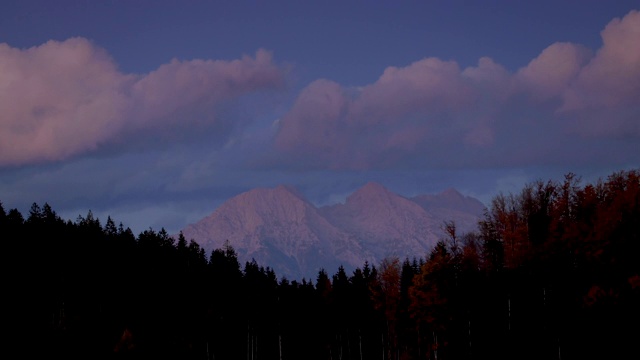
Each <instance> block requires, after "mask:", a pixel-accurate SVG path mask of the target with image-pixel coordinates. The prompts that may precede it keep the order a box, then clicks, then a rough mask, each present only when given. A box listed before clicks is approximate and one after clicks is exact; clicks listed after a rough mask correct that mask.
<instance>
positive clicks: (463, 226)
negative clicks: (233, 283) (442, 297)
mask: <svg viewBox="0 0 640 360" xmlns="http://www.w3.org/2000/svg"><path fill="white" fill-rule="evenodd" d="M483 211H484V205H483V204H482V203H481V202H480V201H479V200H477V199H474V198H471V197H467V196H463V195H462V194H460V193H459V192H457V191H456V190H454V189H448V190H445V191H443V192H442V193H439V194H433V195H420V196H416V197H413V198H407V197H403V196H400V195H398V194H395V193H393V192H391V191H389V190H388V189H386V188H385V187H384V186H382V185H380V184H378V183H373V182H370V183H367V184H366V185H364V186H363V187H361V188H360V189H358V190H356V191H355V192H353V193H352V194H351V195H349V196H348V197H347V199H346V201H345V202H344V203H341V204H335V205H330V206H322V207H316V206H314V205H313V204H312V203H311V202H309V201H308V200H307V199H305V198H304V196H303V195H302V194H300V193H299V192H298V191H297V190H296V189H295V188H293V187H290V186H284V185H280V186H278V187H275V188H269V189H268V188H258V189H252V190H249V191H247V192H244V193H242V194H240V195H237V196H235V197H233V198H231V199H229V200H228V201H226V202H225V203H223V204H222V205H221V206H220V207H218V208H217V209H216V210H215V211H214V212H213V213H212V214H211V215H209V216H207V217H205V218H203V219H201V220H200V221H198V222H196V223H194V224H190V225H188V226H186V227H185V228H184V229H182V233H183V235H184V236H185V237H186V238H187V239H193V240H195V241H196V242H197V243H198V244H199V245H200V246H201V247H203V248H204V249H205V251H206V252H207V253H208V254H209V253H210V252H211V251H212V250H214V249H218V248H221V247H222V246H223V244H224V242H225V241H227V240H228V241H229V244H230V245H231V246H233V247H234V249H235V250H236V252H237V253H238V259H239V260H240V263H241V265H244V263H245V262H246V261H251V260H253V259H255V260H256V261H257V263H258V264H259V265H261V266H265V267H266V266H269V267H270V268H272V269H273V270H274V271H275V272H276V275H277V276H278V277H282V276H285V277H287V278H289V279H301V278H303V277H305V278H307V279H312V278H314V277H315V276H316V275H317V273H318V271H319V270H320V269H325V270H327V271H328V272H330V273H331V272H333V271H335V270H336V269H337V268H338V266H340V265H342V266H344V267H345V269H346V270H348V271H350V270H352V269H355V268H356V267H359V266H362V265H363V264H364V262H365V261H368V262H369V263H372V264H377V263H378V262H379V261H380V260H382V259H383V258H384V257H387V256H398V257H400V258H404V257H410V258H412V257H414V256H415V257H424V256H425V255H426V254H427V253H428V252H429V251H430V249H431V248H432V247H433V245H434V244H435V243H436V242H437V241H438V240H440V239H442V238H443V237H444V233H443V232H442V230H441V227H442V224H443V223H444V221H454V222H455V223H456V225H457V227H458V229H459V231H460V232H467V231H470V230H472V229H473V228H474V227H475V225H476V223H477V221H478V220H479V218H480V216H481V215H482V212H483Z"/></svg>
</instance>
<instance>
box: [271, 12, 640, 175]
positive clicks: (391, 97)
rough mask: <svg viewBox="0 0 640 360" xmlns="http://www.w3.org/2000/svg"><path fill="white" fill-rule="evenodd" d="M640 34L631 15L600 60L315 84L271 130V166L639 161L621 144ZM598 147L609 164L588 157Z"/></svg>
mask: <svg viewBox="0 0 640 360" xmlns="http://www.w3.org/2000/svg"><path fill="white" fill-rule="evenodd" d="M639 29H640V13H639V12H638V11H632V12H630V13H629V14H627V15H626V16H625V17H624V18H622V19H614V20H613V21H611V22H610V23H609V24H608V25H607V26H606V28H605V29H604V31H603V32H602V39H603V45H602V47H601V48H600V49H599V50H598V51H597V52H595V53H594V52H592V51H591V50H590V49H587V48H585V47H584V46H582V45H578V44H573V43H566V42H564V43H555V44H551V45H550V46H549V47H547V48H546V49H544V50H543V51H542V52H541V53H540V55H538V56H537V57H536V58H534V59H532V60H531V61H530V62H529V63H528V64H527V65H526V66H524V67H523V68H521V69H519V70H517V71H515V72H510V71H508V70H507V69H505V68H504V67H503V66H501V65H500V64H498V63H496V62H495V61H494V60H492V59H491V58H489V57H483V58H481V59H479V61H478V64H477V66H471V67H468V68H465V69H461V68H460V67H459V66H458V64H457V63H456V62H454V61H443V60H440V59H437V58H425V59H422V60H419V61H416V62H414V63H412V64H409V65H408V66H405V67H388V68H387V69H385V70H384V72H383V73H382V75H381V76H380V77H379V78H378V80H377V81H375V82H374V83H371V84H368V85H366V86H362V87H360V88H357V89H348V88H345V87H343V86H341V85H340V84H338V83H336V82H333V81H329V80H317V81H315V82H313V83H311V84H309V86H307V88H305V89H304V90H303V91H302V92H301V93H300V95H299V96H298V98H297V100H296V101H295V103H294V105H293V107H292V108H291V110H290V111H289V112H288V113H286V114H285V115H284V116H283V117H282V118H281V121H279V122H278V127H279V128H278V133H277V135H276V139H275V148H276V151H277V153H278V155H279V158H278V161H279V162H280V164H281V165H282V166H291V165H294V166H298V167H303V168H312V169H327V168H328V169H350V170H359V169H389V168H396V169H398V168H411V167H415V166H418V167H422V168H434V167H439V168H457V167H489V166H514V165H516V166H517V165H525V166H535V165H540V164H543V163H546V162H549V160H550V157H551V159H552V160H553V162H554V163H560V162H564V163H565V164H568V165H570V164H571V163H573V162H575V161H576V160H580V157H581V156H582V157H583V156H599V157H600V158H599V159H592V160H594V161H600V162H607V161H609V162H611V161H612V158H613V159H614V160H613V161H621V162H628V161H636V160H634V159H633V155H632V154H629V153H628V150H629V149H630V148H633V146H629V145H628V144H626V145H620V144H619V143H617V142H616V141H617V140H616V138H618V137H627V138H628V137H629V136H631V137H633V138H634V139H635V141H636V142H638V141H640V139H639V138H640V85H639V84H640V47H638V46H637V44H640V33H639ZM605 128H606V129H605ZM585 134H588V135H589V136H590V138H588V137H585V136H584V135H585ZM603 142H606V143H608V144H610V145H613V148H612V149H611V153H610V154H608V155H607V156H608V157H607V156H605V155H598V154H594V151H593V150H592V149H595V148H597V149H601V148H602V147H603V145H602V143H603ZM594 145H595V146H594ZM619 145H620V146H619ZM636 148H637V146H636ZM590 149H591V150H590Z"/></svg>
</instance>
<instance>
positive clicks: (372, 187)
mask: <svg viewBox="0 0 640 360" xmlns="http://www.w3.org/2000/svg"><path fill="white" fill-rule="evenodd" d="M388 195H389V190H387V188H385V187H384V186H382V185H381V184H379V183H377V182H373V181H369V182H368V183H366V184H364V185H363V186H362V187H360V188H359V189H358V190H356V191H354V192H353V193H352V194H351V195H349V196H348V197H347V202H352V201H357V200H359V199H360V200H361V199H373V198H377V197H380V196H388Z"/></svg>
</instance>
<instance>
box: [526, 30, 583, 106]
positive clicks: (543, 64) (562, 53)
mask: <svg viewBox="0 0 640 360" xmlns="http://www.w3.org/2000/svg"><path fill="white" fill-rule="evenodd" d="M590 57H591V52H590V51H589V50H588V49H587V48H585V47H582V46H580V45H575V44H571V43H555V44H553V45H551V46H549V47H548V48H546V49H544V50H543V51H542V53H541V54H540V55H539V56H538V57H537V58H535V59H533V60H532V61H531V62H530V63H529V65H527V66H526V67H524V68H522V69H520V70H519V71H518V73H517V74H516V75H515V78H516V81H517V82H519V84H518V85H519V86H520V87H521V88H522V89H523V90H524V91H526V92H529V93H530V94H531V95H532V96H533V97H534V98H535V99H536V100H540V101H544V100H548V99H551V98H557V97H558V96H560V95H561V94H562V93H563V92H564V91H565V90H566V89H567V87H568V86H569V84H570V83H571V82H572V81H574V80H575V78H576V76H577V75H578V73H579V71H580V69H581V68H582V67H583V66H584V65H585V64H586V63H587V62H588V61H589V58H590Z"/></svg>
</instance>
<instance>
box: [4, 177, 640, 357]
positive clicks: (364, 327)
mask: <svg viewBox="0 0 640 360" xmlns="http://www.w3.org/2000/svg"><path fill="white" fill-rule="evenodd" d="M443 230H444V233H445V234H446V236H444V237H443V238H442V239H441V241H439V242H438V243H437V244H436V245H435V247H434V248H433V249H432V250H431V251H430V252H429V253H428V254H416V256H415V257H413V258H411V259H409V258H405V259H399V258H394V257H388V258H385V259H384V260H382V261H381V262H380V263H378V264H369V263H364V264H363V265H362V266H361V267H358V268H356V269H355V270H354V271H353V272H350V273H347V272H346V271H345V269H344V268H343V267H339V268H338V269H335V272H334V273H331V274H330V273H328V272H327V271H326V270H325V269H321V270H320V271H319V272H318V274H317V277H316V278H315V279H304V278H303V279H287V278H285V277H281V278H278V277H277V274H275V272H274V271H273V270H272V269H271V268H269V267H268V266H267V267H264V266H262V265H260V264H257V263H256V262H255V261H251V262H247V263H245V264H240V263H239V261H238V257H237V254H236V252H235V250H234V249H233V247H232V246H231V245H230V244H228V243H226V244H225V246H223V247H222V248H220V249H216V250H214V251H212V252H211V253H210V254H206V253H205V251H204V250H203V249H202V248H201V247H200V246H199V245H198V244H197V243H196V242H194V241H193V240H187V239H185V237H184V236H183V235H182V234H180V235H179V236H178V238H177V239H174V238H173V237H171V236H169V234H168V233H167V232H166V231H165V230H164V229H161V230H160V231H155V230H153V229H151V228H150V229H148V230H145V231H143V232H141V233H140V234H138V235H137V236H136V235H134V234H133V233H132V231H131V230H130V229H129V228H125V227H123V225H122V223H120V224H119V225H116V223H115V222H114V221H113V219H111V217H108V218H107V220H106V222H104V224H103V223H102V222H101V221H100V220H99V219H97V218H95V217H94V216H93V214H92V213H91V211H89V212H88V214H87V215H86V216H84V217H82V216H79V217H78V218H77V219H76V220H75V221H71V220H66V221H65V220H63V219H61V218H60V217H59V216H58V215H57V214H56V212H55V211H54V210H53V209H52V208H51V206H49V205H48V204H46V203H45V204H44V205H42V206H40V205H38V204H35V203H34V204H33V205H32V207H31V209H30V210H29V213H28V214H27V215H26V217H25V216H23V215H22V214H21V213H20V212H19V211H18V210H17V209H10V210H8V211H6V210H5V209H4V208H3V207H2V204H1V203H0V234H2V244H3V251H2V254H3V263H4V264H6V265H5V266H6V267H5V271H4V274H5V276H4V277H3V278H4V281H3V292H2V293H3V294H4V296H3V297H4V299H5V300H6V301H3V303H5V305H4V310H5V311H4V319H6V321H5V322H4V323H5V324H6V328H5V330H7V332H8V334H9V335H8V339H9V340H10V341H9V344H10V345H9V347H7V349H6V350H5V351H7V352H8V351H12V352H17V353H18V354H20V355H21V356H20V357H36V356H59V357H64V358H91V359H147V358H148V359H151V358H156V359H157V358H173V359H206V360H209V359H247V360H256V359H279V360H281V359H331V360H334V359H335V360H337V359H345V360H347V359H349V360H355V359H357V360H363V359H381V360H392V359H394V360H400V359H441V360H447V359H488V358H491V359H608V358H639V357H640V350H639V349H638V346H637V341H638V339H640V327H639V326H638V324H640V173H639V172H638V171H635V170H633V171H621V172H616V173H613V174H611V175H609V176H608V177H607V178H606V179H604V180H599V181H597V182H595V183H591V184H586V185H582V184H581V181H580V179H579V178H578V177H577V176H576V175H574V174H571V173H570V174H567V175H566V176H565V178H564V180H563V181H560V182H555V181H536V182H533V183H531V184H528V185H526V186H524V188H523V189H522V190H521V191H520V192H519V193H516V194H499V195H497V196H495V197H494V198H493V199H492V201H491V204H490V205H489V207H488V208H487V211H486V213H485V214H484V216H483V217H482V219H481V220H480V221H479V223H478V228H477V231H474V232H471V233H465V234H459V233H458V232H457V231H456V227H455V223H453V222H446V223H445V224H443ZM5 337H6V335H5Z"/></svg>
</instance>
